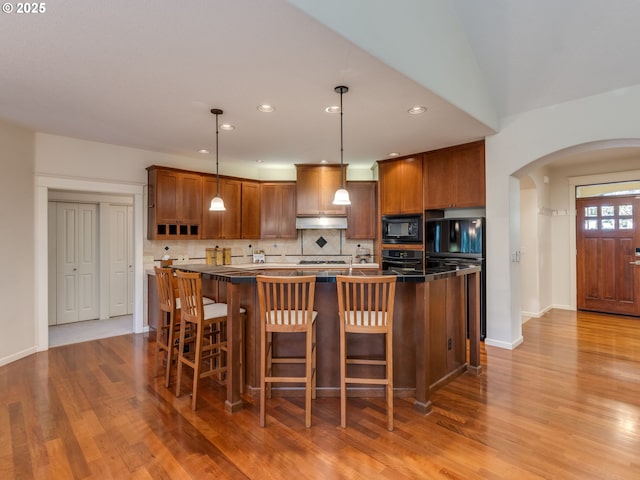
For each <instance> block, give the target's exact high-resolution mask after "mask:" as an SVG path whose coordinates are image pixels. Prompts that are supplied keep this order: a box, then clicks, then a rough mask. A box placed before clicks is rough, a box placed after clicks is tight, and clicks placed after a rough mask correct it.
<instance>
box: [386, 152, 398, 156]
mask: <svg viewBox="0 0 640 480" xmlns="http://www.w3.org/2000/svg"><path fill="white" fill-rule="evenodd" d="M388 156H389V157H399V156H400V154H399V153H398V152H391V153H390V154H389V155H388Z"/></svg>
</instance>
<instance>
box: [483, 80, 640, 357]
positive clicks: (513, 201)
mask: <svg viewBox="0 0 640 480" xmlns="http://www.w3.org/2000/svg"><path fill="white" fill-rule="evenodd" d="M638 139H640V86H634V87H629V88H626V89H620V90H616V91H614V92H608V93H604V94H601V95H595V96H592V97H587V98H583V99H579V100H575V101H571V102H566V103H563V104H559V105H555V106H553V107H548V108H542V109H538V110H533V111H530V112H526V113H524V114H522V115H519V116H516V117H513V118H510V119H507V120H506V121H505V122H504V125H503V128H502V130H501V131H500V132H499V133H498V134H496V135H493V136H491V137H487V139H486V164H487V165H486V169H487V172H486V179H487V230H488V231H487V249H488V250H487V262H488V265H487V278H490V279H492V281H491V282H489V284H488V289H487V290H488V291H487V309H488V311H487V339H486V340H485V343H486V344H487V345H497V346H501V347H505V348H514V347H515V346H517V345H518V344H519V343H520V342H521V341H522V325H521V322H520V304H519V301H518V297H519V295H520V287H519V283H520V281H519V277H520V268H519V264H517V263H514V262H512V261H511V258H512V255H513V253H515V252H517V251H519V249H520V238H519V227H518V228H517V229H516V228H515V227H516V226H518V225H519V213H520V212H519V211H520V207H519V198H515V197H514V196H513V195H511V193H512V191H513V189H514V185H513V181H514V175H522V174H523V172H524V173H526V172H525V171H526V170H531V169H535V168H540V167H542V166H544V165H545V164H548V163H549V162H552V161H553V160H555V159H557V158H561V157H562V156H564V155H568V154H569V153H571V151H572V148H574V147H576V146H580V148H585V149H598V148H601V145H600V144H601V143H603V144H606V143H607V142H610V141H611V140H616V141H617V143H618V144H619V145H621V146H622V145H624V144H625V143H628V144H629V145H633V146H635V145H637V140H638ZM516 182H517V181H516ZM567 202H568V200H567ZM552 219H553V220H554V221H552V222H551V230H552V232H553V233H552V235H551V237H552V242H553V250H552V252H553V255H552V258H551V260H552V263H555V262H559V263H562V264H564V263H565V261H566V262H568V261H569V252H558V250H557V248H556V247H557V245H556V242H555V239H556V237H557V235H558V234H559V232H560V231H561V230H562V229H563V228H564V227H565V226H566V225H567V224H568V223H570V221H571V220H570V219H568V218H567V219H566V221H563V222H562V225H560V224H559V223H560V222H558V221H555V220H559V217H552ZM515 231H518V233H514V232H515ZM565 233H566V234H567V237H569V232H568V231H566V230H565ZM556 267H558V265H555V266H554V268H556ZM563 268H564V265H563ZM569 269H570V267H569ZM566 279H567V277H566V276H565V277H563V280H566ZM553 281H554V286H555V284H556V279H555V277H554V280H553ZM554 290H555V287H554ZM554 295H555V293H554ZM555 302H556V300H555V298H554V303H555ZM514 306H516V307H515V308H514Z"/></svg>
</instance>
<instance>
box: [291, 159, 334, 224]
mask: <svg viewBox="0 0 640 480" xmlns="http://www.w3.org/2000/svg"><path fill="white" fill-rule="evenodd" d="M345 168H346V167H345ZM296 173H297V176H296V178H297V179H296V193H297V195H296V197H297V198H296V202H297V207H296V212H297V215H301V216H316V215H346V209H345V207H344V206H343V205H334V204H333V197H334V195H335V193H336V190H337V189H338V188H340V183H341V182H340V179H341V169H340V165H296Z"/></svg>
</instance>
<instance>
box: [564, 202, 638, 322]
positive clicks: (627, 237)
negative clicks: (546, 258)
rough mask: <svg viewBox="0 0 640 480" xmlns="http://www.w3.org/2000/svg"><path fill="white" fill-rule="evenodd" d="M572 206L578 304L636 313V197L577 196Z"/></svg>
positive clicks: (616, 311)
mask: <svg viewBox="0 0 640 480" xmlns="http://www.w3.org/2000/svg"><path fill="white" fill-rule="evenodd" d="M576 210H577V216H576V217H577V225H576V232H577V235H576V246H577V261H576V266H577V275H578V278H577V290H578V299H577V300H578V309H579V310H593V311H598V312H606V313H614V314H621V315H635V316H640V228H639V227H640V199H638V198H637V197H635V196H621V197H594V198H578V199H576ZM636 252H638V255H636ZM636 262H638V263H636Z"/></svg>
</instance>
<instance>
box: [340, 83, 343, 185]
mask: <svg viewBox="0 0 640 480" xmlns="http://www.w3.org/2000/svg"><path fill="white" fill-rule="evenodd" d="M342 93H343V92H342V89H340V188H344V164H343V157H344V145H343V143H342V136H343V135H342V131H343V127H342Z"/></svg>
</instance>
